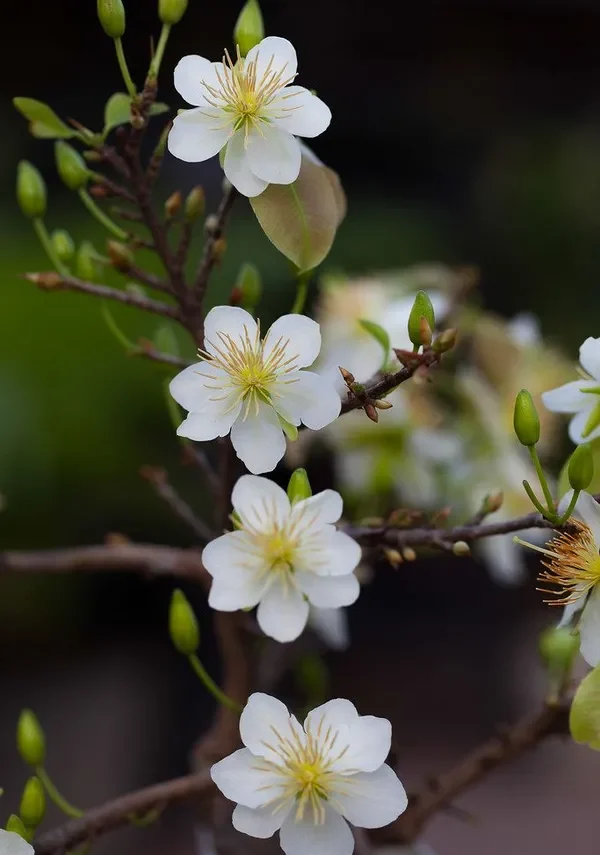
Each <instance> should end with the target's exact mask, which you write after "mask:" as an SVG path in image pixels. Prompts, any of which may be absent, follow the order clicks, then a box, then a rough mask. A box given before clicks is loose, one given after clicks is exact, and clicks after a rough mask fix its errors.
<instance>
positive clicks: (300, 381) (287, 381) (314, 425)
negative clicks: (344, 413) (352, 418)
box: [269, 371, 342, 430]
mask: <svg viewBox="0 0 600 855" xmlns="http://www.w3.org/2000/svg"><path fill="white" fill-rule="evenodd" d="M269 392H270V393H271V394H272V396H273V405H274V407H275V408H276V410H277V411H278V412H279V413H281V415H282V416H283V418H284V419H287V421H290V422H291V423H292V424H298V423H299V422H300V421H301V422H302V423H303V424H305V425H306V427H307V428H310V429H311V430H321V429H322V428H324V427H325V426H326V425H329V424H331V422H333V421H335V420H336V419H337V417H338V416H339V414H340V411H341V409H342V399H341V398H340V396H339V394H338V392H337V391H336V388H335V386H334V385H333V383H332V382H331V380H328V379H326V378H325V377H321V376H320V375H319V374H314V373H313V372H312V371H295V372H293V373H292V374H288V375H287V376H286V377H282V379H281V380H279V381H277V382H276V383H273V384H272V385H271V386H270V387H269Z"/></svg>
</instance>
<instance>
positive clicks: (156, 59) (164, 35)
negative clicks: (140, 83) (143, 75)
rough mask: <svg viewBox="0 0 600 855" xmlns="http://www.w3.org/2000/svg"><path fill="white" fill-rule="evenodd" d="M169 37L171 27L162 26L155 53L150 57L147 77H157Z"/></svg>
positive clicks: (167, 25)
mask: <svg viewBox="0 0 600 855" xmlns="http://www.w3.org/2000/svg"><path fill="white" fill-rule="evenodd" d="M170 35H171V25H170V24H163V25H162V30H161V31H160V36H159V38H158V44H157V45H156V52H155V54H154V56H153V57H152V62H151V63H150V69H149V71H148V77H153V78H155V77H158V72H159V71H160V66H161V63H162V60H163V56H164V53H165V48H166V46H167V42H168V41H169V36H170Z"/></svg>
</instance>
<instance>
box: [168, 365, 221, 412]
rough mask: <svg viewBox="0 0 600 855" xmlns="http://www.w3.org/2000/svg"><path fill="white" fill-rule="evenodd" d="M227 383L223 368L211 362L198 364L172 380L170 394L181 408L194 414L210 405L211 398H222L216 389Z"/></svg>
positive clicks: (184, 370)
mask: <svg viewBox="0 0 600 855" xmlns="http://www.w3.org/2000/svg"><path fill="white" fill-rule="evenodd" d="M226 382H227V374H226V373H225V372H224V371H223V370H222V369H221V368H217V367H215V366H214V365H211V363H210V362H196V363H195V364H194V365H189V366H188V367H187V368H184V369H183V371H180V372H179V374H178V375H177V376H176V377H174V378H173V379H172V380H171V382H170V383H169V392H170V393H171V395H172V397H173V398H174V399H175V400H176V401H177V403H178V404H179V405H180V406H182V407H183V408H184V409H186V410H188V411H189V412H192V413H193V412H198V411H201V410H202V409H203V408H204V407H205V406H206V405H207V404H208V405H210V399H211V398H215V397H217V396H218V397H220V394H219V392H218V391H217V390H216V389H215V388H214V387H215V386H223V385H224V384H225V383H226ZM221 394H222V393H221Z"/></svg>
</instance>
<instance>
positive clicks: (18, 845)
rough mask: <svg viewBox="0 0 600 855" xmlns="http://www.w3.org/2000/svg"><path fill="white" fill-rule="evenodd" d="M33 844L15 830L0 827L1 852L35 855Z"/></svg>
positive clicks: (10, 854) (3, 853) (9, 854)
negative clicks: (5, 829)
mask: <svg viewBox="0 0 600 855" xmlns="http://www.w3.org/2000/svg"><path fill="white" fill-rule="evenodd" d="M33 851H34V850H33V846H30V844H29V843H27V841H26V840H23V838H22V837H21V835H20V834H16V833H15V832H14V831H4V829H0V852H1V853H2V855H33Z"/></svg>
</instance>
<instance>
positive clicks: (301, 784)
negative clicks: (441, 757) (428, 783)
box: [211, 694, 407, 855]
mask: <svg viewBox="0 0 600 855" xmlns="http://www.w3.org/2000/svg"><path fill="white" fill-rule="evenodd" d="M240 735H241V737H242V742H243V744H244V745H245V748H241V749H240V750H239V751H236V752H235V753H233V754H231V755H229V757H226V758H225V759H224V760H221V761H220V762H219V763H216V764H215V765H214V766H213V767H212V769H211V776H212V779H213V780H214V782H215V784H216V785H217V787H218V788H219V789H220V790H221V792H222V793H223V794H224V795H225V796H226V797H227V798H228V799H230V800H231V801H233V802H236V803H237V806H236V808H235V810H234V811H233V817H232V821H233V825H234V827H235V828H236V829H237V830H238V831H241V832H242V833H244V834H248V835H250V836H252V837H262V838H267V837H272V835H273V834H274V833H275V832H276V831H279V833H280V844H281V848H282V849H283V851H284V852H285V853H286V855H351V853H352V850H353V849H354V838H353V836H352V832H351V830H350V827H349V825H348V823H350V824H351V825H355V826H358V827H360V828H381V827H382V826H384V825H388V824H389V823H390V822H393V821H394V820H395V819H396V818H397V817H398V816H399V815H400V814H401V813H402V812H403V811H404V810H405V809H406V806H407V797H406V792H405V790H404V787H403V786H402V784H401V782H400V780H399V779H398V777H397V775H396V773H395V772H394V771H393V769H391V768H390V766H387V765H386V764H385V762H384V761H385V759H386V758H387V755H388V753H389V750H390V745H391V735H392V729H391V725H390V723H389V721H387V720H386V719H384V718H376V717H375V716H359V715H358V713H357V711H356V708H355V707H354V705H353V704H352V703H350V701H347V700H344V699H342V698H337V699H336V700H332V701H328V702H327V703H326V704H323V705H322V706H320V707H317V708H316V709H314V710H312V712H310V713H309V714H308V716H307V717H306V719H305V720H304V725H301V724H300V723H299V721H298V720H297V719H296V718H295V716H293V715H290V713H289V712H288V710H287V708H286V707H285V706H284V704H282V703H281V702H280V701H278V700H276V699H275V698H272V697H270V696H269V695H264V694H254V695H251V697H250V699H249V700H248V704H247V705H246V707H245V709H244V711H243V712H242V715H241V718H240Z"/></svg>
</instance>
